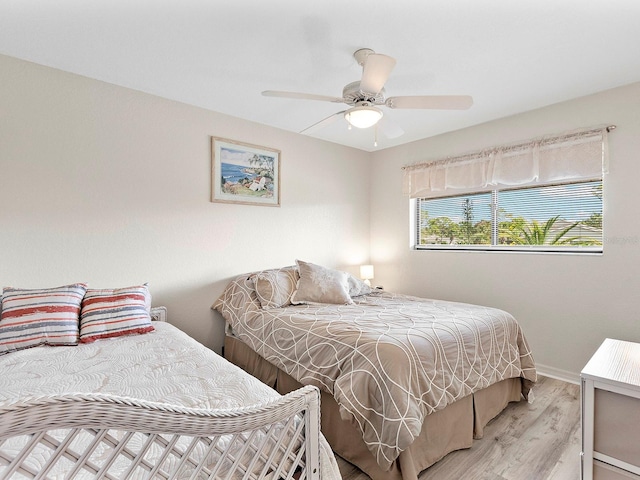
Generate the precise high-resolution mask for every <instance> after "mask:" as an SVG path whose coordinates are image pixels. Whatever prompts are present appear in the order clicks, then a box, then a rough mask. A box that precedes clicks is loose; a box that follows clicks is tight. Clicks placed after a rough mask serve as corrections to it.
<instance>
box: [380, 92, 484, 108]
mask: <svg viewBox="0 0 640 480" xmlns="http://www.w3.org/2000/svg"><path fill="white" fill-rule="evenodd" d="M385 105H386V106H387V107H389V108H426V109H434V110H467V109H468V108H471V105H473V98H472V97H470V96H469V95H419V96H409V97H389V98H387V101H386V102H385Z"/></svg>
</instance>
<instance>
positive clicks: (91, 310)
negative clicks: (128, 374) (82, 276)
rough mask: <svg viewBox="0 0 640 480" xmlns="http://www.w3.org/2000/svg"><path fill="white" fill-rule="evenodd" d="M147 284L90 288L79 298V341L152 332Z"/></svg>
mask: <svg viewBox="0 0 640 480" xmlns="http://www.w3.org/2000/svg"><path fill="white" fill-rule="evenodd" d="M150 312H151V294H150V293H149V289H148V288H147V285H146V284H145V285H140V286H135V287H127V288H112V289H101V290H94V289H89V290H87V293H86V294H85V296H84V300H82V311H81V312H80V342H81V343H90V342H93V341H95V340H98V339H101V338H112V337H121V336H123V335H134V334H140V333H147V332H152V331H153V330H155V328H154V326H153V325H152V324H151V315H150Z"/></svg>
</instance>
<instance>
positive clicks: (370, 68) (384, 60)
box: [360, 53, 396, 94]
mask: <svg viewBox="0 0 640 480" xmlns="http://www.w3.org/2000/svg"><path fill="white" fill-rule="evenodd" d="M395 65H396V60H395V58H392V57H390V56H388V55H382V54H381V53H372V54H370V55H368V56H367V58H366V60H365V61H364V65H363V67H362V80H360V90H362V91H363V92H365V93H373V94H377V93H379V92H380V90H382V87H384V84H385V83H387V79H388V78H389V75H390V74H391V70H393V67H395Z"/></svg>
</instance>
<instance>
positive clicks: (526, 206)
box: [498, 181, 602, 247]
mask: <svg viewBox="0 0 640 480" xmlns="http://www.w3.org/2000/svg"><path fill="white" fill-rule="evenodd" d="M498 221H499V244H500V245H553V246H555V247H575V246H595V245H600V246H601V245H602V182H600V181H598V182H586V183H575V184H565V185H554V186H547V187H535V188H527V189H520V190H509V191H502V192H498Z"/></svg>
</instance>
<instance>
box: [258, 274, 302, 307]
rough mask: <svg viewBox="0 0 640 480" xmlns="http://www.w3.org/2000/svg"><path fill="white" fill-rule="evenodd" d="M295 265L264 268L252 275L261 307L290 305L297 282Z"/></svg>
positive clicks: (297, 276)
mask: <svg viewBox="0 0 640 480" xmlns="http://www.w3.org/2000/svg"><path fill="white" fill-rule="evenodd" d="M298 278H299V275H298V270H297V268H296V267H295V266H290V267H283V268H280V269H278V270H264V271H262V272H258V273H256V274H255V275H254V276H253V285H254V287H255V289H256V294H257V296H258V300H259V301H260V305H261V306H262V308H263V309H265V310H269V309H270V308H281V307H286V306H287V305H291V297H292V296H293V292H294V291H295V290H296V284H297V283H298Z"/></svg>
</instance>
